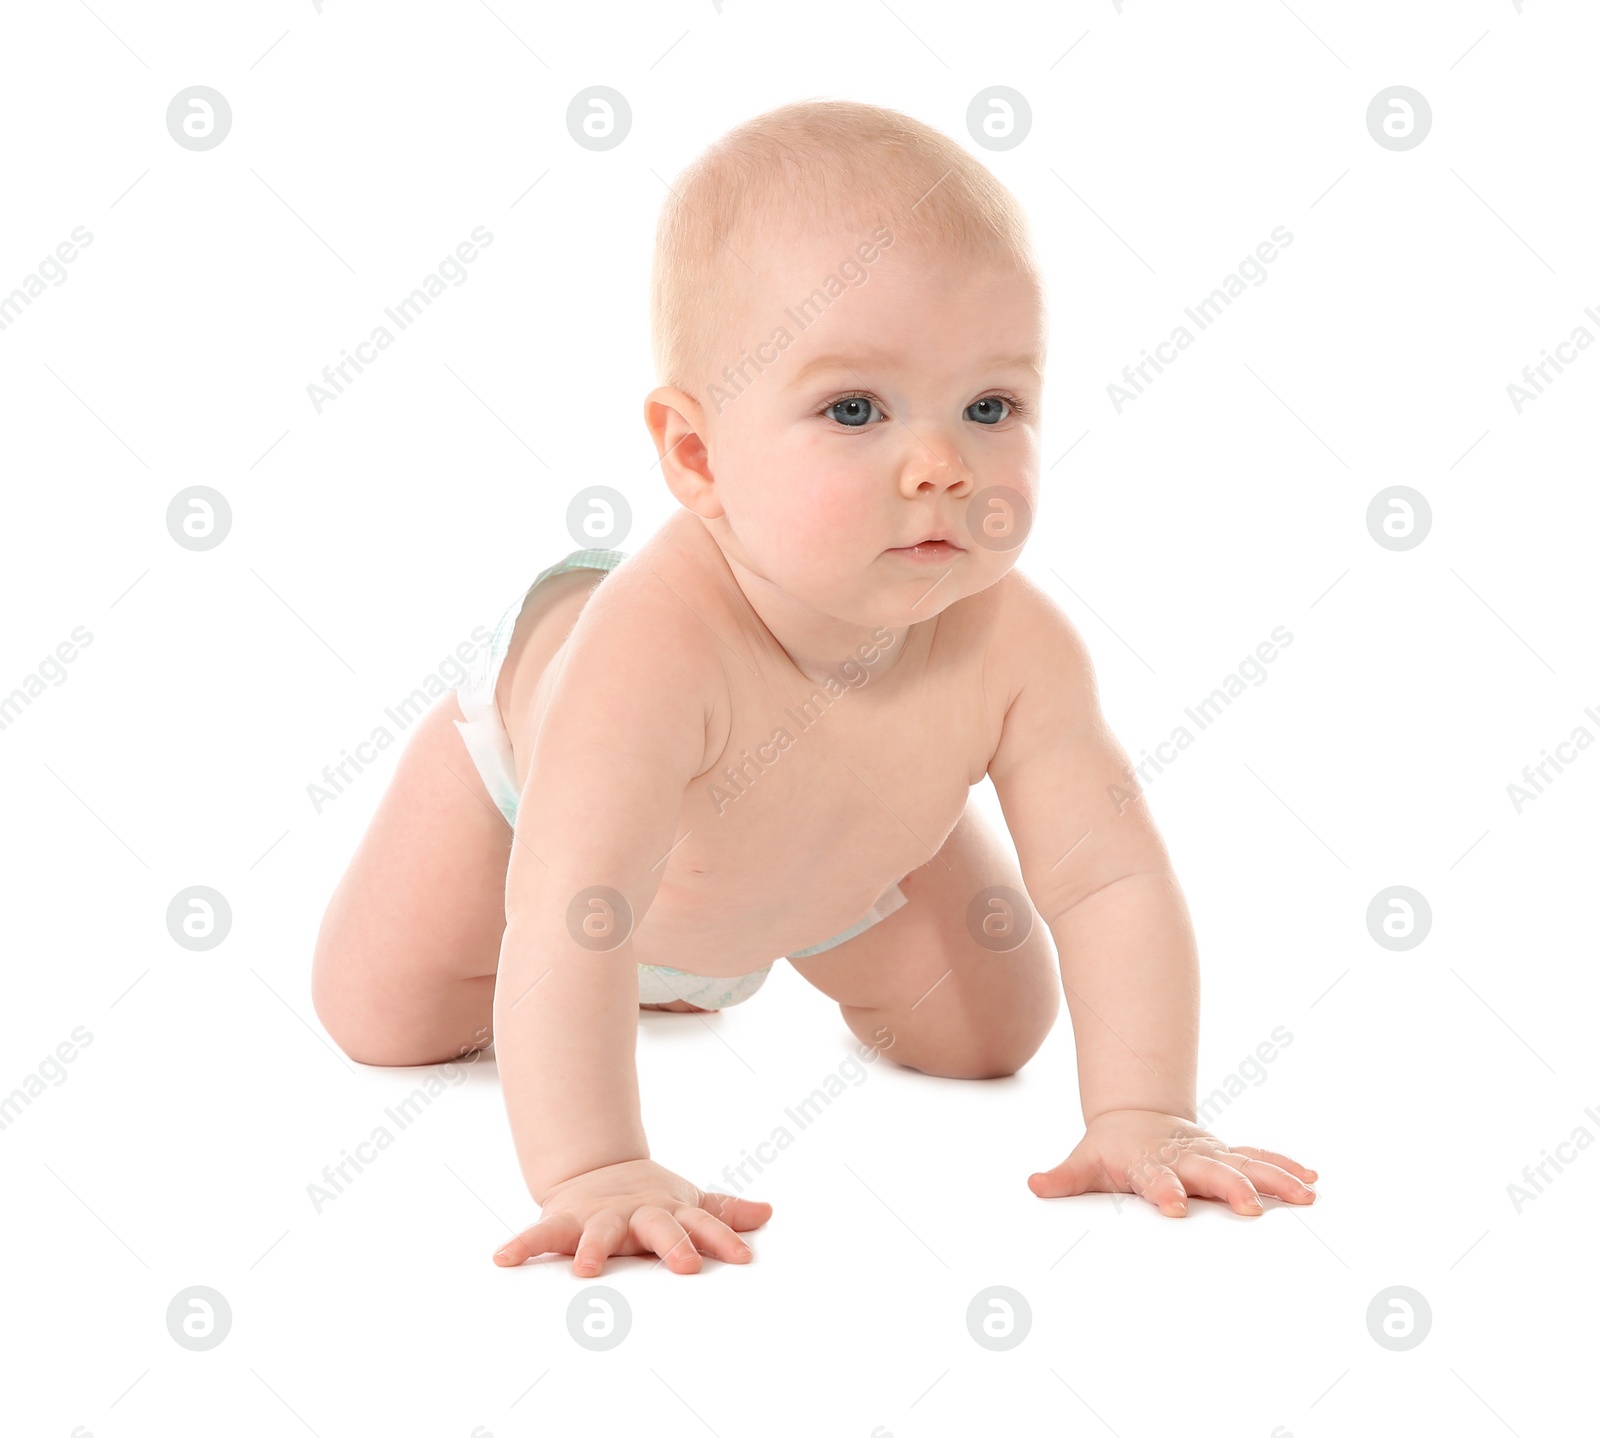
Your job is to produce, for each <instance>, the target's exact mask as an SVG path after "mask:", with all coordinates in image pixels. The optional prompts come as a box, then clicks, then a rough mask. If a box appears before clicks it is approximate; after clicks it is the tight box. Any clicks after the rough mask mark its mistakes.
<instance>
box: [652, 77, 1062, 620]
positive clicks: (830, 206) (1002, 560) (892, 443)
mask: <svg viewBox="0 0 1600 1438" xmlns="http://www.w3.org/2000/svg"><path fill="white" fill-rule="evenodd" d="M651 301H652V311H651V321H652V338H653V341H654V346H655V357H656V370H657V377H658V379H659V380H660V387H659V388H657V389H655V390H653V391H652V392H651V393H650V395H649V396H648V398H647V399H646V401H645V418H646V422H647V423H648V424H649V426H650V428H651V432H652V434H653V435H654V436H655V439H656V442H657V446H658V449H659V450H660V451H662V452H663V453H664V455H665V457H664V459H663V462H662V469H663V472H664V473H665V475H666V478H667V483H668V484H669V485H670V486H671V488H672V491H673V493H674V494H675V495H676V496H677V498H678V499H679V500H680V501H681V502H682V503H683V504H684V505H685V506H686V507H687V508H689V509H691V510H693V511H694V512H695V513H696V514H698V515H700V517H701V518H702V520H704V521H705V524H706V527H707V529H708V530H709V531H710V532H711V534H712V535H713V537H714V538H715V539H716V541H717V543H718V544H719V545H720V546H721V547H722V549H723V551H724V553H725V554H726V555H727V556H728V558H729V560H730V562H732V563H734V564H735V565H736V566H741V567H742V568H743V569H744V570H745V571H746V575H741V579H745V578H746V577H747V576H750V577H753V582H755V583H758V584H759V583H767V584H771V585H773V586H775V587H776V588H777V589H778V590H781V591H782V592H783V593H785V594H787V595H788V596H790V597H792V598H793V599H794V600H797V601H799V602H800V603H802V604H804V605H807V606H809V607H810V608H812V609H814V610H816V611H818V612H819V613H823V614H828V615H831V616H833V617H835V618H837V619H840V620H843V621H845V622H847V623H852V624H861V625H864V626H867V627H869V628H870V627H874V626H878V625H889V626H899V625H904V624H912V623H916V622H918V621H920V620H923V619H930V618H932V617H933V616H934V615H935V614H937V613H938V612H939V611H940V610H942V609H944V608H945V607H946V606H948V605H949V604H951V603H953V602H954V601H955V600H957V599H962V598H964V597H966V596H967V595H969V594H974V593H977V592H978V591H979V590H981V589H984V588H987V587H988V586H989V585H991V584H993V583H994V582H995V581H996V580H998V579H999V578H1000V577H1001V576H1002V575H1004V574H1005V573H1006V571H1007V570H1009V569H1010V568H1011V566H1012V565H1013V564H1014V563H1015V562H1016V559H1017V555H1018V552H1019V550H1020V548H1021V545H1022V541H1023V540H1024V539H1025V538H1026V537H1027V529H1028V525H1029V524H1030V523H1031V519H1032V513H1033V506H1034V503H1035V499H1036V497H1037V492H1038V475H1039V408H1040V402H1041V398H1042V394H1041V390H1042V383H1043V370H1044V362H1045V329H1046V322H1045V310H1044V292H1043V286H1042V282H1041V279H1040V276H1039V271H1038V268H1037V266H1036V264H1035V262H1034V258H1033V254H1032V249H1031V243H1030V240H1029V237H1028V232H1027V227H1026V222H1025V220H1024V218H1023V216H1022V213H1021V210H1020V208H1019V207H1018V205H1017V202H1016V200H1015V198H1014V197H1013V196H1012V194H1011V193H1010V191H1009V190H1007V189H1006V188H1005V186H1004V185H1002V184H1001V183H1000V182H999V181H998V180H997V179H996V178H995V177H994V176H993V175H992V174H991V173H990V172H989V171H988V170H987V169H986V168H985V167H984V166H983V165H982V164H980V163H979V162H978V161H977V160H975V159H973V158H972V157H971V156H970V155H968V154H967V153H966V151H964V150H963V149H962V148H961V147H960V146H959V145H957V144H956V143H955V142H954V141H952V140H950V139H949V138H948V137H946V136H944V135H941V134H940V133H939V132H938V131H936V130H933V129H930V128H929V127H928V126H926V125H924V124H921V123H920V122H919V121H916V120H913V119H910V118H908V117H907V116H905V115H901V114H897V113H896V112H895V111H892V110H884V109H879V108H878V107H876V106H872V105H861V104H854V103H850V102H845V101H810V102H805V103H800V104H794V105H786V106H783V107H782V108H780V109H777V110H773V111H770V112H769V113H767V114H765V115H760V116H757V117H756V118H755V119H753V120H750V121H748V122H746V123H745V124H743V125H740V126H739V127H738V128H737V129H734V130H732V131H730V132H729V133H728V134H727V135H725V136H723V137H722V138H721V139H720V140H718V141H717V142H716V143H715V144H713V145H712V146H711V147H710V148H709V149H708V150H707V151H706V152H705V153H704V154H703V155H701V156H700V158H699V159H697V160H696V161H695V162H694V163H693V164H692V165H691V166H690V167H689V169H688V170H687V171H685V173H684V174H683V175H681V176H680V177H679V178H678V179H677V180H676V181H675V182H674V183H673V186H672V190H671V193H670V194H669V195H668V197H667V199H666V201H665V204H664V205H663V208H662V214H661V221H660V225H659V228H658V231H657V236H656V251H655V264H654V274H653V282H652V296H651ZM934 537H943V538H945V539H946V540H948V541H949V543H950V546H951V548H949V549H948V550H946V549H945V548H944V547H943V546H937V545H936V546H934V550H933V552H931V553H930V552H927V551H924V553H923V554H922V555H913V554H908V553H905V552H903V551H904V547H905V546H909V545H913V544H915V543H917V542H918V541H920V540H925V539H929V538H934Z"/></svg>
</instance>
